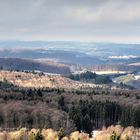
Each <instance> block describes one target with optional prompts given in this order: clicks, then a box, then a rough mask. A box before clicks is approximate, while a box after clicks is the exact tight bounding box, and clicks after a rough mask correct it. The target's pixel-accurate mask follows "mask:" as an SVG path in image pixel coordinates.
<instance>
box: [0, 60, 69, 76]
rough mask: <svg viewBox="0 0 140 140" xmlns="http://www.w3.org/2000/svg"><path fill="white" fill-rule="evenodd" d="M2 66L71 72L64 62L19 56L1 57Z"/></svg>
mask: <svg viewBox="0 0 140 140" xmlns="http://www.w3.org/2000/svg"><path fill="white" fill-rule="evenodd" d="M0 67H1V68H3V69H5V70H30V71H35V70H36V71H43V72H47V73H56V74H69V73H70V69H69V67H67V66H66V65H64V64H57V63H53V62H49V61H45V62H44V61H42V62H41V61H37V60H31V59H19V58H0Z"/></svg>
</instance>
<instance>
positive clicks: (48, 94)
mask: <svg viewBox="0 0 140 140" xmlns="http://www.w3.org/2000/svg"><path fill="white" fill-rule="evenodd" d="M0 101H1V102H0V108H1V110H0V126H1V127H2V128H17V127H19V126H20V127H27V128H33V127H34V128H53V129H54V130H59V129H60V128H61V127H62V128H64V129H65V130H66V131H67V132H68V133H70V132H72V131H73V130H79V131H81V130H83V131H85V132H87V133H91V131H92V130H94V129H98V128H102V127H103V126H110V125H112V124H121V125H122V126H124V127H126V126H130V125H131V126H134V127H136V128H137V127H140V104H139V103H140V93H139V91H137V90H110V89H102V88H99V87H97V88H94V89H92V88H90V89H86V90H80V89H79V90H72V89H71V90H70V89H69V90H66V89H63V88H40V89H34V88H32V89H31V88H20V87H15V86H14V85H12V84H10V83H8V82H7V81H6V80H5V81H4V82H1V84H0Z"/></svg>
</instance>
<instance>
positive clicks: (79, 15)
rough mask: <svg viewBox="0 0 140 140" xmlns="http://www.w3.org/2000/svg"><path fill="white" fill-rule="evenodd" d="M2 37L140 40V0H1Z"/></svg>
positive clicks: (110, 40) (0, 38)
mask: <svg viewBox="0 0 140 140" xmlns="http://www.w3.org/2000/svg"><path fill="white" fill-rule="evenodd" d="M0 40H62V41H63V40H64V41H66V40H74V41H75V40H78V41H108V42H132V43H134V42H140V0H0Z"/></svg>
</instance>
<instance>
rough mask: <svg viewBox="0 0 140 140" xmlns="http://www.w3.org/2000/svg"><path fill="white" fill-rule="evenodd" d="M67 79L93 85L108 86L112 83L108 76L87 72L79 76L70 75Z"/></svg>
mask: <svg viewBox="0 0 140 140" xmlns="http://www.w3.org/2000/svg"><path fill="white" fill-rule="evenodd" d="M68 78H70V79H72V80H76V81H87V82H93V83H95V84H109V83H111V82H112V80H111V78H110V77H109V76H108V75H98V74H96V73H93V72H90V71H87V72H84V73H81V74H70V75H68Z"/></svg>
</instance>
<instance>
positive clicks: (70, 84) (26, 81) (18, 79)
mask: <svg viewBox="0 0 140 140" xmlns="http://www.w3.org/2000/svg"><path fill="white" fill-rule="evenodd" d="M4 79H6V80H7V81H9V82H10V83H13V84H14V85H17V86H20V87H29V88H43V87H50V88H58V87H59V88H74V89H77V88H80V87H84V86H85V87H88V86H91V87H95V85H94V84H86V83H82V82H76V81H73V80H70V79H68V78H65V77H62V76H61V75H40V74H33V73H25V72H16V71H11V72H10V71H0V80H1V81H3V80H4Z"/></svg>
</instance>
